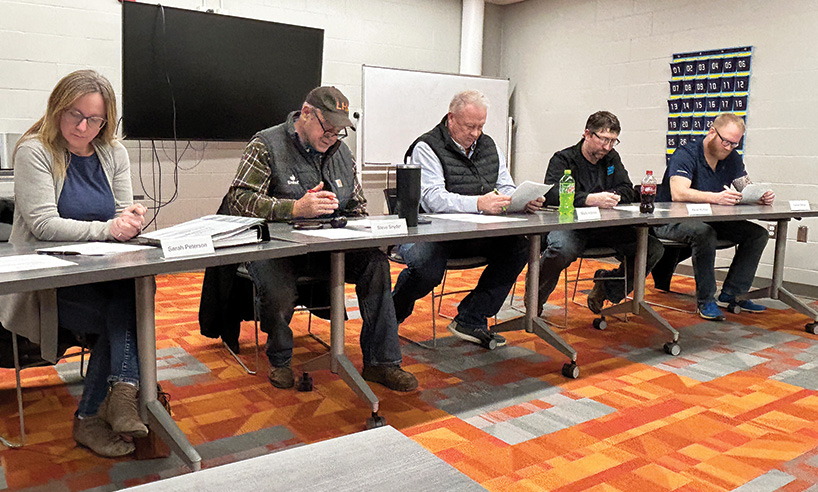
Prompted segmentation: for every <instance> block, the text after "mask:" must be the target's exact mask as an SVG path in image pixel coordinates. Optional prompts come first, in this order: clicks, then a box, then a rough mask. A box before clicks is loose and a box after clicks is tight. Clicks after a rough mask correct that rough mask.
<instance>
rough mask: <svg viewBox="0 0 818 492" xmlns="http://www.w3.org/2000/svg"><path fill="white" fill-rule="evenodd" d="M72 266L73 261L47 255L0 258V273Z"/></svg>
mask: <svg viewBox="0 0 818 492" xmlns="http://www.w3.org/2000/svg"><path fill="white" fill-rule="evenodd" d="M74 265H76V263H74V262H73V261H66V260H63V259H62V258H55V257H53V256H49V255H37V254H34V255H15V256H6V257H3V258H0V273H10V272H25V271H28V270H42V269H45V268H62V267H67V266H74Z"/></svg>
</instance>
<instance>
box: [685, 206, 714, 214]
mask: <svg viewBox="0 0 818 492" xmlns="http://www.w3.org/2000/svg"><path fill="white" fill-rule="evenodd" d="M687 215H713V209H712V208H710V204H709V203H688V204H687Z"/></svg>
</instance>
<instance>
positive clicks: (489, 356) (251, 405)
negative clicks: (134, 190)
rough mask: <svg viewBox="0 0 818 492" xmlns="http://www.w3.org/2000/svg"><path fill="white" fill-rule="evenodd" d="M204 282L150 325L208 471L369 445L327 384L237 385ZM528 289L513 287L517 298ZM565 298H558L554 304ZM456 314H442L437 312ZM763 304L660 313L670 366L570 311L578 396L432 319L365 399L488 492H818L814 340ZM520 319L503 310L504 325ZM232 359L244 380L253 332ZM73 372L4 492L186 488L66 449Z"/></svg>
mask: <svg viewBox="0 0 818 492" xmlns="http://www.w3.org/2000/svg"><path fill="white" fill-rule="evenodd" d="M602 266H604V265H602ZM597 267H600V264H597V263H593V262H590V264H588V263H586V266H585V267H584V268H583V270H584V273H588V272H593V270H594V269H595V268H597ZM586 268H587V270H586ZM398 271H399V270H398V268H394V269H393V274H394V275H397V273H398ZM478 275H479V271H466V272H454V273H453V274H452V275H451V276H450V277H449V280H448V286H449V287H448V288H452V289H456V288H458V287H468V286H471V285H474V283H475V281H476V278H477V276H478ZM201 279H202V276H201V274H199V273H191V274H179V275H168V276H162V277H159V278H158V279H157V284H158V292H157V298H156V307H157V313H156V322H157V333H158V335H157V347H158V349H159V362H158V364H159V378H160V380H161V383H162V387H163V389H164V390H165V391H167V392H168V393H170V395H171V397H172V400H171V406H172V409H173V418H174V419H175V420H176V422H177V423H178V424H179V426H180V427H181V429H182V431H184V432H185V434H186V435H187V436H188V438H189V439H190V441H191V443H192V444H193V445H194V446H196V447H197V449H198V451H199V453H200V454H201V455H202V457H203V465H204V466H205V467H212V466H216V465H219V464H222V463H226V462H230V461H235V460H238V459H243V458H248V457H252V456H257V455H260V454H265V453H269V452H272V451H275V450H278V449H282V448H286V447H289V446H294V445H301V444H304V443H312V442H316V441H320V440H324V439H329V438H332V437H337V436H341V435H345V434H350V433H354V432H358V431H360V430H363V429H364V422H365V420H366V418H367V417H368V416H369V412H368V410H367V407H366V406H365V405H364V404H363V403H362V402H360V401H359V400H358V399H357V398H356V397H355V395H354V393H353V392H352V391H351V390H350V389H349V388H347V387H346V385H345V384H344V383H343V382H342V381H341V380H340V379H339V378H338V377H337V376H335V375H333V374H331V373H330V372H328V371H321V372H317V373H314V374H313V377H314V380H315V390H314V391H312V392H309V393H299V392H297V391H295V390H276V389H273V388H272V386H270V384H269V383H268V382H267V378H266V375H265V372H264V371H263V370H262V371H260V373H259V374H258V375H256V376H249V375H247V374H246V373H244V372H243V370H242V369H241V368H240V367H239V366H238V364H236V362H235V361H234V360H233V359H232V358H231V357H230V356H229V354H228V353H227V351H226V350H225V349H224V348H223V347H222V345H221V344H220V343H219V342H218V341H216V340H212V339H208V338H204V337H202V336H201V335H199V327H198V323H197V311H198V304H199V293H200V288H201ZM522 286H523V284H522V277H521V278H520V282H519V283H518V286H517V292H518V293H519V292H522ZM651 287H652V282H651V281H650V280H648V293H647V297H648V299H649V300H656V301H661V302H663V303H665V304H670V305H673V306H677V307H684V308H688V309H689V308H691V307H692V306H693V304H694V302H693V299H692V298H690V297H688V296H686V295H680V294H665V293H661V292H654V291H652V290H651ZM583 288H585V289H588V288H590V284H583V285H582V286H581V287H580V290H581V291H582V289H583ZM674 289H675V290H679V291H684V292H692V291H693V282H692V279H687V278H684V277H678V276H677V278H676V279H675V280H674ZM582 292H586V291H582ZM347 297H348V312H349V317H350V321H349V323H348V324H347V326H348V329H347V353H348V354H349V355H350V358H351V360H352V361H353V363H354V364H356V365H357V366H358V367H360V349H359V347H358V342H357V333H358V330H359V328H360V319H359V318H358V317H357V316H356V315H357V306H356V304H355V298H354V292H353V290H352V288H351V287H348V289H347ZM561 299H562V287H561V286H560V287H558V289H557V291H556V292H555V293H554V294H553V295H552V298H551V302H552V303H555V304H559V305H560V306H561V303H562V301H561ZM578 301H581V302H584V293H583V294H581V295H579V296H578ZM455 302H456V299H453V298H447V300H446V301H444V305H443V312H444V313H445V312H449V313H452V312H454V311H455V309H456V308H455V304H454V303H455ZM521 304H522V302H521V300H520V299H519V297H518V298H517V299H516V301H515V306H518V307H519V306H520V305H521ZM765 304H767V305H768V306H769V307H770V308H771V309H769V310H768V311H767V312H766V313H764V314H760V315H749V314H740V315H732V314H730V315H727V321H726V322H724V323H712V322H704V321H703V320H701V319H699V318H698V317H697V316H694V315H689V314H683V313H679V312H675V311H670V310H667V309H663V308H657V310H658V311H659V312H660V313H661V314H663V315H664V316H665V317H666V319H667V320H668V321H669V322H670V323H671V324H672V325H673V326H674V327H677V328H678V329H679V331H680V332H681V347H682V353H681V355H680V356H678V357H671V356H669V355H666V354H665V353H664V352H663V351H662V344H663V343H664V342H666V341H668V336H667V335H666V334H664V333H661V332H659V331H658V330H655V329H653V328H652V327H650V326H649V325H648V324H647V323H645V322H644V321H642V320H641V319H638V318H631V319H630V320H629V321H628V322H627V323H625V322H624V321H623V320H617V319H609V324H608V329H607V330H605V331H598V330H595V329H594V328H593V327H592V326H591V322H592V320H593V315H592V314H591V313H590V311H588V310H587V308H585V307H584V306H579V305H574V304H569V327H568V328H567V329H557V331H558V332H559V333H560V334H561V335H562V336H563V337H564V338H565V339H566V340H567V341H568V342H569V343H570V344H572V345H573V346H574V348H576V349H577V351H578V353H579V366H580V370H581V374H580V377H579V379H576V380H570V379H566V378H564V377H563V376H562V375H561V374H560V368H561V366H562V365H563V363H564V362H566V358H565V357H564V356H563V355H561V354H559V353H558V352H557V351H556V350H554V349H553V348H552V347H550V346H549V345H548V344H546V343H545V342H543V341H542V340H540V339H539V338H537V337H535V336H533V335H530V334H527V333H524V332H512V333H507V334H506V336H507V338H508V339H509V344H508V345H507V346H506V347H502V348H499V349H497V350H495V351H491V352H489V351H485V350H483V349H481V348H479V347H476V346H473V345H470V344H466V343H463V342H460V341H457V340H454V339H453V338H451V337H449V333H448V332H447V331H446V325H447V324H448V320H447V319H445V318H443V317H442V316H439V317H438V318H437V331H438V333H437V334H438V337H439V338H438V343H439V348H438V350H434V351H432V350H426V349H423V348H420V347H417V346H415V345H413V344H410V343H405V344H404V367H405V368H406V369H407V370H409V371H411V372H413V373H414V374H415V375H417V377H418V380H419V381H420V387H419V389H418V390H417V391H415V392H412V393H409V394H398V393H394V392H392V391H390V390H387V389H385V388H383V387H380V386H378V385H373V390H374V391H375V393H376V394H377V395H378V397H379V398H380V400H381V415H383V416H385V417H386V419H387V423H388V424H390V425H392V426H393V427H395V428H397V429H398V430H400V431H401V432H403V433H404V434H405V435H407V436H409V437H410V438H412V439H413V440H415V441H416V442H418V443H420V444H421V445H422V446H424V447H425V448H426V449H428V450H429V451H431V452H432V453H434V454H435V455H437V456H438V457H440V458H441V459H443V460H445V461H446V462H448V463H450V464H451V465H452V466H454V467H455V468H457V469H458V470H460V471H462V472H463V473H465V474H466V475H468V476H469V477H471V478H472V479H473V480H475V481H477V482H478V483H480V484H481V485H482V486H484V487H485V488H486V489H488V490H493V491H504V490H514V491H529V490H530V491H535V490H537V491H539V490H554V491H581V490H593V491H714V492H715V491H719V492H721V491H731V490H740V491H745V490H746V491H749V490H753V491H768V490H770V491H772V490H783V491H792V492H794V491H807V490H818V489H816V488H815V485H814V484H816V483H818V364H817V363H816V362H817V361H818V337H816V336H812V335H808V334H806V333H805V332H804V323H805V322H806V321H807V319H806V318H805V317H803V316H802V315H799V314H797V313H795V312H794V311H792V310H790V309H783V306H782V305H780V304H778V303H777V302H774V301H766V302H765ZM430 311H431V306H430V303H429V301H428V299H426V300H422V301H420V302H419V303H418V305H417V307H416V310H415V313H414V314H413V316H412V317H411V318H409V320H407V322H406V323H404V324H403V325H402V326H401V333H402V334H403V335H406V336H409V337H411V338H413V339H417V340H426V339H429V338H430V337H431V317H430V316H431V314H430ZM513 314H514V311H513V310H512V309H504V310H503V311H501V318H505V317H509V316H512V315H513ZM545 316H546V317H547V318H548V319H553V320H554V321H561V318H562V308H561V307H554V306H552V305H549V306H547V309H546V312H545ZM306 320H307V317H306V315H305V314H297V315H296V319H295V320H294V322H293V329H294V331H295V334H296V349H295V357H294V362H295V365H296V369H297V366H298V365H299V364H301V363H303V362H305V361H307V360H309V359H311V358H312V357H314V356H316V355H319V354H321V353H324V351H325V349H324V348H323V346H322V345H320V344H319V343H318V342H316V341H315V340H313V339H312V338H311V337H309V336H308V335H307V331H306V330H307V329H306V325H307V321H306ZM313 331H316V332H318V333H323V334H325V335H327V336H328V333H327V331H328V324H327V323H326V322H324V321H322V320H318V321H315V320H314V321H313ZM263 336H264V335H263V334H262V339H263ZM241 342H242V358H243V360H245V361H246V362H247V363H248V364H249V365H250V366H251V367H252V365H253V363H254V359H253V356H252V352H253V329H252V323H246V324H245V325H244V327H243V333H242V340H241ZM262 361H264V356H263V354H262ZM77 366H78V363H77V362H76V360H72V361H68V362H63V363H60V364H59V365H58V366H56V367H45V368H37V369H27V370H25V371H23V373H22V376H23V387H24V393H23V395H24V401H25V418H26V431H27V439H28V444H27V446H25V447H23V448H19V449H6V448H3V447H0V449H2V451H0V465H1V466H0V490H6V489H7V490H30V491H46V490H47V491H78V490H88V489H92V490H94V491H107V490H116V489H119V488H123V487H127V486H133V485H136V484H139V483H144V482H148V481H153V480H157V479H160V478H164V477H168V476H174V475H179V474H182V473H186V470H185V468H184V467H183V466H182V464H181V462H180V461H178V459H176V458H174V457H172V458H167V459H157V460H147V461H136V460H133V459H130V458H129V459H120V460H107V459H102V458H98V457H95V456H93V455H92V454H90V453H89V452H88V451H86V450H84V449H82V448H78V447H76V445H75V444H74V442H73V440H72V438H71V421H72V414H73V412H74V410H75V409H76V404H77V397H78V395H79V393H80V392H81V382H80V380H79V376H78V371H77ZM14 388H15V382H14V371H11V370H3V371H0V411H1V412H2V413H0V415H1V416H2V419H0V434H2V435H3V436H4V437H6V438H9V439H11V440H12V441H18V440H19V436H20V431H19V428H18V413H17V403H16V398H15V391H14ZM811 487H812V488H811Z"/></svg>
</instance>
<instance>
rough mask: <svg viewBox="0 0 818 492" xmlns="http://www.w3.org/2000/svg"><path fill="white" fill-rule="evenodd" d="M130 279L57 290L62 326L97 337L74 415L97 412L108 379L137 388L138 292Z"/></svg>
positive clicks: (106, 392) (105, 390)
mask: <svg viewBox="0 0 818 492" xmlns="http://www.w3.org/2000/svg"><path fill="white" fill-rule="evenodd" d="M135 291H136V289H135V283H134V281H133V279H127V280H116V281H112V282H101V283H96V284H87V285H77V286H74V287H63V288H60V289H57V317H58V318H57V319H58V320H59V326H60V328H64V329H67V330H71V331H72V332H74V333H76V334H79V335H96V336H97V339H96V342H95V343H94V346H93V347H92V348H91V357H90V358H89V360H88V370H87V372H86V374H85V388H84V389H83V391H82V398H80V404H79V408H78V409H77V413H78V414H79V415H80V416H83V417H85V416H89V415H96V414H97V411H98V410H99V406H100V405H101V404H102V401H103V400H104V399H105V397H106V396H107V394H108V387H109V385H110V383H114V382H120V381H121V382H126V383H131V384H134V385H136V386H139V352H138V349H137V344H136V293H135Z"/></svg>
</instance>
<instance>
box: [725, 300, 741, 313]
mask: <svg viewBox="0 0 818 492" xmlns="http://www.w3.org/2000/svg"><path fill="white" fill-rule="evenodd" d="M727 311H729V312H731V313H733V314H740V313H741V306H739V305H738V304H736V303H735V302H731V303H730V304H728V305H727Z"/></svg>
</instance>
